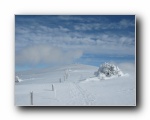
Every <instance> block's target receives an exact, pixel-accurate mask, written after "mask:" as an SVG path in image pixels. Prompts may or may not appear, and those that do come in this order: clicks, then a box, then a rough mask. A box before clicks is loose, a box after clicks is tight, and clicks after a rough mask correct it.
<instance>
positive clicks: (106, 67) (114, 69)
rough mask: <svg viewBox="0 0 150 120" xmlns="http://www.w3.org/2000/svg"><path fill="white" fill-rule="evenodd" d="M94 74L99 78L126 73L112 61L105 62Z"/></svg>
mask: <svg viewBox="0 0 150 120" xmlns="http://www.w3.org/2000/svg"><path fill="white" fill-rule="evenodd" d="M94 75H95V76H96V77H98V78H99V79H107V78H112V77H120V76H123V75H124V74H123V72H122V71H121V70H120V69H119V68H118V66H115V65H114V64H110V63H104V64H102V65H101V66H100V67H99V69H98V71H96V72H95V73H94Z"/></svg>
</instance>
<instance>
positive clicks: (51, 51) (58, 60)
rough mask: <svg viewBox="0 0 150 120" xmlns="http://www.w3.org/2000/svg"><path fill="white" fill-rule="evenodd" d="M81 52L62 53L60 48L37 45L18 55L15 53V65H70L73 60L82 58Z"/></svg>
mask: <svg viewBox="0 0 150 120" xmlns="http://www.w3.org/2000/svg"><path fill="white" fill-rule="evenodd" d="M82 54H83V53H82V51H80V50H76V51H62V50H61V49H60V48H56V47H52V46H48V45H37V46H31V47H27V48H25V49H23V50H22V51H20V52H19V53H16V63H17V64H22V63H30V64H39V63H41V62H42V63H47V64H63V63H70V62H72V61H73V60H75V59H78V58H80V57H81V56H82Z"/></svg>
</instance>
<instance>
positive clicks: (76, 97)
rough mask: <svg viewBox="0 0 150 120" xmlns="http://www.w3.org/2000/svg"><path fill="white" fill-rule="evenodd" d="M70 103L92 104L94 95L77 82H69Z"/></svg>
mask: <svg viewBox="0 0 150 120" xmlns="http://www.w3.org/2000/svg"><path fill="white" fill-rule="evenodd" d="M69 86H70V95H71V103H72V104H74V105H93V102H94V101H95V97H94V96H93V95H91V94H90V93H88V92H87V91H85V90H84V89H82V88H81V87H80V86H79V84H78V83H73V82H72V83H69Z"/></svg>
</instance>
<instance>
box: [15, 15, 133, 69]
mask: <svg viewBox="0 0 150 120" xmlns="http://www.w3.org/2000/svg"><path fill="white" fill-rule="evenodd" d="M15 59H16V60H15V66H16V71H19V70H27V69H35V68H44V67H51V66H58V65H64V64H71V63H76V62H77V63H81V64H89V65H94V66H99V65H100V64H101V63H103V62H117V63H121V62H132V63H134V60H135V16H134V15H84V16H83V15H73V16H69V15H62V16H56V15H16V16H15Z"/></svg>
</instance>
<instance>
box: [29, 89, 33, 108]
mask: <svg viewBox="0 0 150 120" xmlns="http://www.w3.org/2000/svg"><path fill="white" fill-rule="evenodd" d="M30 100H31V105H33V91H31V92H30Z"/></svg>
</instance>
